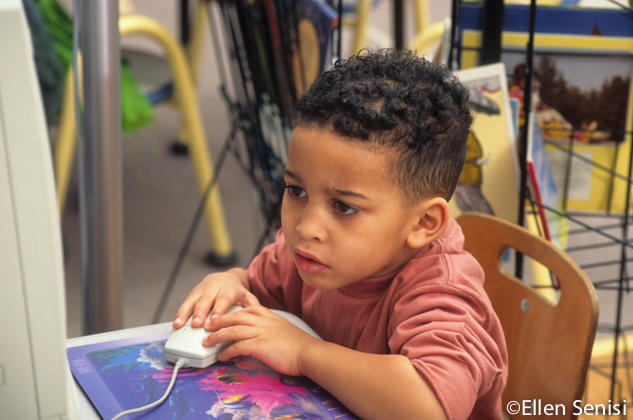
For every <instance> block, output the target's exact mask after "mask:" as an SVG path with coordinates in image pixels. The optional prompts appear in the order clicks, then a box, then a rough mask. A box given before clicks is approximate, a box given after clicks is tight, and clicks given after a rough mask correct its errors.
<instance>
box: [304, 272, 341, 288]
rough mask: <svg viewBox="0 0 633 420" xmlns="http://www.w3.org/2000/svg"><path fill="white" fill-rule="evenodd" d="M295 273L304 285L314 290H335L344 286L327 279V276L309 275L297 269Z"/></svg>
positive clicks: (321, 274)
mask: <svg viewBox="0 0 633 420" xmlns="http://www.w3.org/2000/svg"><path fill="white" fill-rule="evenodd" d="M297 272H298V273H299V277H300V278H301V281H303V283H304V284H307V285H308V286H310V287H314V288H315V289H321V290H336V289H340V288H341V287H343V286H344V284H342V283H341V282H338V281H335V280H333V279H331V278H329V276H325V275H323V273H319V274H311V273H306V272H302V271H301V270H299V269H297Z"/></svg>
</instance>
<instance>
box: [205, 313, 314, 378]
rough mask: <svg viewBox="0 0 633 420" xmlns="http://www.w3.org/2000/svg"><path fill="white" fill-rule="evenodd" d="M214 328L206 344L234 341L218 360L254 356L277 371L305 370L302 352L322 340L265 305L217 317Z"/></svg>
mask: <svg viewBox="0 0 633 420" xmlns="http://www.w3.org/2000/svg"><path fill="white" fill-rule="evenodd" d="M211 331H216V332H215V333H213V334H211V335H209V336H208V337H207V338H205V339H204V340H203V342H202V344H203V345H205V346H209V347H210V346H213V345H215V344H217V343H222V342H227V341H233V342H234V343H232V344H231V345H229V346H228V347H227V348H226V349H224V351H222V353H220V355H219V357H218V358H219V360H221V361H226V360H229V359H232V358H234V357H237V356H251V357H254V358H256V359H258V360H261V361H262V362H264V363H265V364H267V365H268V366H270V367H271V368H273V369H275V370H276V371H277V372H280V373H283V374H286V375H294V376H298V375H301V374H302V372H301V371H300V369H299V358H300V357H301V354H302V352H303V351H304V350H305V349H306V348H307V347H308V346H309V345H310V344H312V343H315V342H319V341H320V340H318V339H317V338H314V337H313V336H311V335H310V334H308V333H306V332H304V331H302V330H301V329H299V328H297V327H296V326H294V325H293V324H291V323H290V322H289V321H287V320H286V319H285V318H284V317H282V316H280V315H277V314H276V313H274V312H272V311H270V310H269V309H267V308H264V307H263V306H251V307H249V308H245V309H244V310H241V311H239V312H234V313H231V314H226V315H224V316H221V317H218V318H214V319H213V320H211Z"/></svg>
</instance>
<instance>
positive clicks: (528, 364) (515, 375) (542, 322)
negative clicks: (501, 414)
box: [457, 213, 598, 419]
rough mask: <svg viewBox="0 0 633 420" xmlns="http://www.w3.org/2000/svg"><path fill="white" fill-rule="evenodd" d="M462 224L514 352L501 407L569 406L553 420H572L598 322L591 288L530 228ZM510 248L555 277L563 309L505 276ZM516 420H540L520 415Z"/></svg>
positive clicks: (471, 218) (467, 219)
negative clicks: (502, 263) (537, 402)
mask: <svg viewBox="0 0 633 420" xmlns="http://www.w3.org/2000/svg"><path fill="white" fill-rule="evenodd" d="M457 221H458V223H459V224H460V225H461V227H462V230H463V231H464V235H465V237H466V242H465V246H464V248H465V249H466V251H468V252H470V253H471V254H472V255H473V256H474V257H475V258H476V259H477V260H478V261H479V263H480V264H481V266H482V268H483V270H484V272H485V274H486V281H485V283H484V287H485V289H486V292H487V293H488V296H489V297H490V300H491V302H492V305H493V307H494V309H495V311H496V313H497V315H498V316H499V319H500V320H501V325H502V326H503V331H504V334H505V338H506V342H507V345H508V363H509V374H508V383H507V386H506V389H505V391H504V393H503V408H504V409H506V408H507V404H508V403H509V402H510V401H519V402H521V401H523V400H529V401H533V400H535V399H536V400H540V401H541V402H542V404H543V406H544V405H545V404H554V407H555V406H556V405H557V404H563V405H564V407H565V416H559V417H557V416H552V418H572V417H573V416H572V414H573V411H574V406H573V402H574V401H575V400H580V399H581V398H582V394H583V391H584V387H585V377H586V374H587V369H588V366H589V358H590V355H591V348H592V344H593V341H594V337H595V333H596V326H597V322H598V300H597V297H596V292H595V289H594V287H593V284H592V283H591V282H590V281H589V279H588V278H587V276H586V275H585V274H584V273H583V272H582V270H581V269H580V268H579V267H578V265H577V264H576V263H575V262H573V261H572V260H571V259H570V258H569V257H568V256H567V255H566V254H565V253H563V252H562V251H560V250H559V249H558V248H556V247H555V246H554V245H553V244H551V243H550V242H547V241H546V240H545V239H543V238H540V237H538V236H536V235H534V234H532V233H530V232H529V231H528V230H527V229H524V228H522V227H520V226H517V225H515V224H512V223H509V222H507V221H505V220H502V219H500V218H497V217H494V216H489V215H484V214H479V213H464V214H462V215H461V216H460V217H459V218H458V219H457ZM508 248H510V249H515V250H517V251H519V252H521V253H522V254H524V255H526V256H529V257H530V258H532V259H533V260H536V261H538V262H540V263H541V264H543V265H544V266H545V267H547V268H548V269H549V270H550V271H551V272H552V273H554V274H555V275H556V277H557V278H558V280H559V281H560V289H559V292H560V299H559V301H558V303H557V304H553V303H552V302H551V301H548V300H547V299H545V298H543V297H542V295H541V294H539V293H538V292H536V291H535V289H532V288H531V287H530V286H529V285H528V284H527V283H524V282H522V281H520V280H518V279H517V278H515V277H513V276H511V275H508V274H505V273H502V272H501V270H500V268H499V262H500V260H501V256H502V254H503V252H504V251H505V250H506V249H508ZM560 413H562V410H559V414H560ZM506 414H509V413H507V412H506ZM511 417H512V418H513V419H520V418H524V417H526V418H528V417H529V418H535V417H534V416H522V415H521V414H520V413H519V414H517V415H514V413H512V414H511ZM537 417H538V416H537ZM548 418H550V417H549V416H548Z"/></svg>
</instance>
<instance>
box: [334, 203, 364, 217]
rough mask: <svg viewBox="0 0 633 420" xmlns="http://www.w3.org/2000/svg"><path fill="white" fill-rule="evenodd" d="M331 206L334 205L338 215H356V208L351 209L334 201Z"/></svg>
mask: <svg viewBox="0 0 633 420" xmlns="http://www.w3.org/2000/svg"><path fill="white" fill-rule="evenodd" d="M333 205H334V209H335V210H336V211H337V212H338V213H340V214H343V215H346V216H348V215H351V214H356V213H358V209H357V208H356V207H352V206H350V205H348V204H345V203H344V202H342V201H340V200H335V201H334V204H333Z"/></svg>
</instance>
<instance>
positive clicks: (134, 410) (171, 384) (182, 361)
mask: <svg viewBox="0 0 633 420" xmlns="http://www.w3.org/2000/svg"><path fill="white" fill-rule="evenodd" d="M186 362H187V360H186V359H178V361H177V362H176V365H175V366H174V373H172V375H171V381H170V382H169V385H167V390H166V391H165V393H164V394H163V396H162V397H160V399H158V400H156V401H154V402H153V403H151V404H147V405H144V406H143V407H138V408H132V409H130V410H125V411H121V412H120V413H119V414H117V415H116V416H114V417H112V419H111V420H117V419H118V418H121V417H123V416H127V415H128V414H133V413H140V412H141V411H145V410H149V409H150V408H154V407H156V406H159V405H161V404H162V403H163V402H164V401H165V400H166V399H167V396H169V393H170V392H171V389H172V388H173V387H174V384H175V383H176V375H178V369H180V368H181V367H182V366H183V365H184V364H185V363H186Z"/></svg>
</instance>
